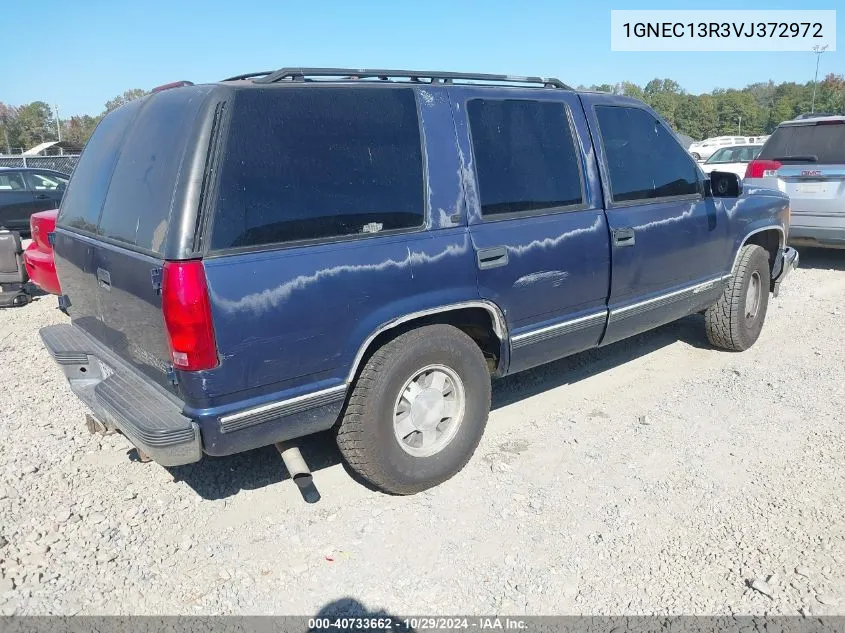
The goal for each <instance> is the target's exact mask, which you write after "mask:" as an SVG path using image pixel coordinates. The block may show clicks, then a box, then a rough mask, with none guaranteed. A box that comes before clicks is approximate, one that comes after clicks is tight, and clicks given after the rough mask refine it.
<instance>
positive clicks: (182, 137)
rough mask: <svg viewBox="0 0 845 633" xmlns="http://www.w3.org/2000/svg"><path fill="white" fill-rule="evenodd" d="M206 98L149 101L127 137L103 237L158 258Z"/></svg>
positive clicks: (183, 95) (177, 94)
mask: <svg viewBox="0 0 845 633" xmlns="http://www.w3.org/2000/svg"><path fill="white" fill-rule="evenodd" d="M204 95H205V93H204V92H198V91H197V90H182V89H175V90H167V91H163V92H161V93H158V94H156V95H154V96H152V97H149V98H148V99H147V100H146V102H145V103H144V107H143V109H142V110H141V111H140V113H139V114H138V116H137V118H136V120H135V122H134V124H133V125H132V129H131V130H130V131H129V133H128V134H127V135H126V140H125V142H124V143H123V148H122V149H121V151H120V157H119V159H118V161H117V165H116V167H115V169H114V174H113V175H112V178H111V184H110V185H109V189H108V195H107V197H106V201H105V205H104V206H103V212H102V216H101V218H100V225H99V233H100V234H101V235H103V236H104V237H107V238H110V239H112V240H115V241H118V242H122V243H124V244H128V245H131V246H136V247H138V248H139V249H142V250H146V251H152V252H154V253H161V252H162V250H163V247H164V241H165V238H166V236H167V229H168V226H169V224H170V215H171V211H172V207H173V203H174V199H175V197H174V191H175V188H176V185H177V180H178V178H179V174H180V173H181V164H182V161H183V160H184V157H185V154H186V150H187V147H188V143H189V141H190V139H191V138H192V137H193V134H192V131H193V129H194V122H195V121H196V118H197V115H198V112H199V109H200V107H201V106H202V103H203V100H204V99H203V97H204Z"/></svg>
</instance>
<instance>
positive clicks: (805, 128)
mask: <svg viewBox="0 0 845 633" xmlns="http://www.w3.org/2000/svg"><path fill="white" fill-rule="evenodd" d="M788 156H816V157H817V158H818V162H819V163H824V164H827V165H845V122H836V123H833V124H831V123H827V124H818V123H816V124H814V125H784V126H782V127H779V128H777V129H776V130H775V131H774V132H772V136H771V137H770V138H769V140H768V141H767V142H766V144H765V145H764V146H763V150H762V151H761V152H760V158H762V159H765V160H771V159H782V158H786V157H788ZM781 162H789V161H788V160H787V161H781Z"/></svg>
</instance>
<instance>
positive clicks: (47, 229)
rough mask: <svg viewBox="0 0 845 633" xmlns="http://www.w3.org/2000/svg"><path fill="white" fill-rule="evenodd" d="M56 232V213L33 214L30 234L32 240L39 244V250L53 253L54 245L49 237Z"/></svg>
mask: <svg viewBox="0 0 845 633" xmlns="http://www.w3.org/2000/svg"><path fill="white" fill-rule="evenodd" d="M55 230H56V212H55V211H44V212H40V213H33V214H32V215H31V216H30V217H29V232H30V233H31V234H32V240H33V241H34V242H35V243H36V244H38V248H39V250H42V251H47V252H49V251H51V250H53V247H52V245H51V244H50V241H49V239H50V238H49V235H50V233H52V232H53V231H55Z"/></svg>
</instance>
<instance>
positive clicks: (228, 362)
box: [41, 69, 798, 494]
mask: <svg viewBox="0 0 845 633" xmlns="http://www.w3.org/2000/svg"><path fill="white" fill-rule="evenodd" d="M788 223H789V200H788V198H786V197H785V196H784V195H782V194H780V193H778V192H776V191H770V190H766V189H755V190H743V186H742V183H741V182H740V181H739V179H738V178H737V176H735V175H733V174H720V173H719V172H713V173H712V174H710V175H708V176H705V175H704V174H703V173H702V172H701V171H700V170H699V168H698V167H697V166H696V163H695V161H694V160H693V159H692V158H691V157H690V156H689V155H688V154H687V153H686V152H685V151H684V149H683V148H682V147H681V145H680V144H679V143H678V141H677V139H676V137H675V136H674V134H673V133H672V132H671V131H670V130H669V128H668V127H667V126H666V124H665V123H664V122H663V121H662V120H661V119H660V117H658V116H657V115H656V114H655V113H654V112H653V111H652V110H651V109H650V108H649V107H648V106H646V105H644V104H643V103H641V102H639V101H636V100H634V99H629V98H625V97H620V96H614V95H610V94H600V93H592V92H578V91H575V90H572V89H570V88H569V87H567V86H566V85H564V84H563V83H561V82H560V81H558V80H555V79H541V78H532V77H509V76H497V75H467V74H456V73H425V72H408V71H388V70H372V71H370V70H345V69H282V70H279V71H275V72H270V73H261V74H255V75H245V76H241V77H236V78H232V79H229V80H225V81H222V82H219V83H215V84H210V85H192V84H189V83H188V82H184V83H183V84H180V85H177V86H176V87H173V88H172V89H166V90H161V91H158V92H156V93H154V94H152V95H150V96H148V97H145V98H143V99H140V100H137V101H133V102H130V103H128V104H126V105H124V106H123V107H121V108H119V109H117V110H115V111H114V112H112V113H111V114H109V115H108V116H106V117H105V118H104V119H103V121H102V122H101V123H100V125H99V126H98V128H97V130H96V131H95V133H94V135H93V137H92V138H91V140H90V142H89V143H88V145H87V147H86V148H85V152H84V154H83V156H82V158H81V160H80V162H79V164H78V166H77V167H76V170H75V172H74V174H73V177H72V179H71V182H70V184H69V186H68V190H67V193H66V195H65V197H64V200H63V202H62V205H61V212H60V214H59V217H58V224H57V229H56V232H55V234H54V236H53V241H54V245H55V257H56V269H57V271H58V276H59V280H60V282H61V287H62V290H63V292H64V293H65V294H64V295H63V296H62V297H61V298H60V304H61V305H62V307H64V308H65V309H66V311H67V312H68V314H69V315H70V317H71V319H72V320H71V324H69V325H58V326H51V327H48V328H45V329H43V330H42V331H41V334H42V337H43V340H44V342H45V344H46V347H47V349H48V350H49V351H50V353H51V354H52V356H53V357H54V358H55V359H56V361H58V363H59V364H60V365H61V366H62V367H63V369H64V372H65V373H66V375H67V377H68V379H69V380H70V384H71V387H72V389H73V390H74V391H75V392H76V394H77V395H78V396H79V397H80V398H81V399H82V400H83V401H85V402H86V404H87V405H88V406H89V407H90V408H91V409H92V411H93V412H94V414H95V415H96V416H97V418H98V419H99V420H100V421H101V422H102V423H103V424H105V425H106V426H108V427H111V428H115V429H119V430H120V431H121V432H123V433H124V434H125V435H126V436H127V437H128V438H129V439H130V440H131V441H132V442H133V443H134V444H135V445H136V446H137V447H138V449H139V450H140V451H142V452H143V453H145V454H147V455H149V456H150V457H152V458H153V459H155V460H157V461H159V462H160V463H161V464H163V465H178V464H185V463H188V462H192V461H196V460H199V459H200V458H201V457H202V455H203V453H205V454H209V455H228V454H232V453H236V452H240V451H246V450H249V449H253V448H256V447H260V446H265V445H269V444H272V443H275V442H279V441H284V440H288V439H291V438H295V437H298V436H302V435H306V434H309V433H314V432H317V431H323V430H326V429H330V428H333V427H334V428H335V429H336V433H337V441H338V444H339V446H340V450H341V452H342V454H343V456H344V457H345V459H346V460H347V461H348V463H349V464H350V465H351V466H352V468H354V469H355V470H357V471H358V472H359V473H360V474H361V475H362V476H363V477H365V478H366V479H368V480H369V481H371V482H372V483H373V484H375V485H377V486H379V487H380V488H382V489H383V490H386V491H389V492H393V493H400V494H407V493H413V492H417V491H419V490H423V489H425V488H427V487H430V486H432V485H435V484H437V483H440V482H442V481H444V480H446V479H448V478H449V477H451V476H452V475H454V474H455V473H457V472H458V471H459V470H460V469H461V468H462V467H463V466H464V464H465V463H466V462H467V461H468V460H469V459H470V457H471V455H472V453H473V451H474V450H475V447H476V446H477V445H478V442H479V440H480V438H481V435H482V432H483V430H484V427H485V424H486V421H487V416H488V412H489V408H490V377H491V376H493V377H498V376H504V375H507V374H512V373H514V372H518V371H522V370H524V369H528V368H530V367H533V366H536V365H539V364H541V363H545V362H548V361H551V360H554V359H557V358H560V357H562V356H566V355H569V354H574V353H576V352H580V351H582V350H586V349H589V348H593V347H597V346H601V345H607V344H608V343H612V342H614V341H618V340H620V339H624V338H626V337H629V336H632V335H635V334H637V333H640V332H643V331H645V330H648V329H650V328H654V327H656V326H659V325H661V324H664V323H667V322H669V321H672V320H674V319H678V318H681V317H683V316H685V315H688V314H691V313H695V312H705V314H706V318H705V323H706V327H707V334H708V336H709V338H710V341H711V342H712V343H713V344H715V345H716V346H718V347H721V348H725V349H729V350H744V349H746V348H748V347H750V346H751V345H752V344H753V343H754V342H755V340H756V339H757V337H758V335H759V334H760V330H761V328H762V326H763V321H764V318H765V315H766V307H767V305H768V300H769V293H770V292H774V293H775V294H777V289H778V286H779V284H780V282H781V281H782V279H783V278H784V276H785V275H786V274H787V273H788V272H789V270H791V269H792V268H793V267H794V266H795V265H796V264H797V261H798V257H797V253H796V252H795V251H794V250H793V249H791V248H787V247H786V236H787V231H788Z"/></svg>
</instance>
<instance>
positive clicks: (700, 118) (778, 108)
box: [579, 73, 845, 140]
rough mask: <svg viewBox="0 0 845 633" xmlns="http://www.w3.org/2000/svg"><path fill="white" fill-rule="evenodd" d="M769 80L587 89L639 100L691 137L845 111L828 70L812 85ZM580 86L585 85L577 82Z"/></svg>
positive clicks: (765, 130) (751, 131) (841, 91)
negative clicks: (702, 86)
mask: <svg viewBox="0 0 845 633" xmlns="http://www.w3.org/2000/svg"><path fill="white" fill-rule="evenodd" d="M813 87H814V83H813V82H812V81H810V82H807V83H804V84H799V83H795V82H784V83H780V84H776V83H775V82H773V81H768V82H760V83H754V84H750V85H748V86H746V87H745V88H742V89H740V90H736V89H733V88H730V89H727V90H724V89H721V88H717V89H716V90H713V91H712V92H709V93H705V94H700V95H692V94H689V93H688V92H686V91H685V90H684V89H683V88H681V86H680V84H679V83H678V82H677V81H674V80H672V79H652V80H651V81H649V82H648V83H647V84H646V85H645V86H643V87H640V86H638V85H637V84H634V83H631V82H628V81H623V82H621V83H618V84H615V85H610V84H602V85H597V86H589V87H588V88H587V89H592V90H599V91H602V92H612V93H614V94H619V95H627V96H629V97H636V98H637V99H642V100H643V101H645V102H646V103H648V104H649V105H650V106H651V107H652V108H654V109H655V110H656V111H657V112H658V113H659V114H660V116H662V117H663V118H664V119H666V121H667V122H668V123H669V125H671V126H672V127H673V128H674V129H675V130H676V131H677V132H679V133H681V134H686V135H687V136H691V137H692V138H694V139H696V140H701V139H705V138H709V137H711V136H721V135H734V134H736V135H740V134H741V135H743V136H749V135H756V134H769V133H771V132H772V130H774V129H775V127H777V125H778V124H779V123H781V122H782V121H787V120H789V119H794V118H795V117H796V116H798V115H800V114H804V113H807V112H810V111H811V108H812V111H814V112H827V113H830V114H845V77H844V76H843V75H835V74H833V73H831V74H829V75H827V76H826V77H825V78H824V79H823V80H821V81H819V82H818V84H817V85H816V86H815V92H816V95H815V101H813ZM579 88H584V86H579Z"/></svg>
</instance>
